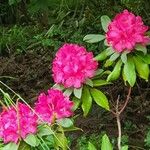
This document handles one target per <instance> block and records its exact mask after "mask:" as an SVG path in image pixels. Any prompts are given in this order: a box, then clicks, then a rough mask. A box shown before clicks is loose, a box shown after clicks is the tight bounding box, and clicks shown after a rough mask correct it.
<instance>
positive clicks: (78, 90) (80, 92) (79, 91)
mask: <svg viewBox="0 0 150 150" xmlns="http://www.w3.org/2000/svg"><path fill="white" fill-rule="evenodd" d="M73 93H74V95H75V96H76V97H77V98H79V99H80V98H81V96H82V87H81V88H78V89H76V88H74V90H73Z"/></svg>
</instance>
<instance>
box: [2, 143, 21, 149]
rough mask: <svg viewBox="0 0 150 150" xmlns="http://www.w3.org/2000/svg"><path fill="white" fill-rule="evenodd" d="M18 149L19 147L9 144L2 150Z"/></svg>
mask: <svg viewBox="0 0 150 150" xmlns="http://www.w3.org/2000/svg"><path fill="white" fill-rule="evenodd" d="M18 147H19V145H17V144H15V143H8V144H6V145H5V146H4V147H3V148H2V150H18Z"/></svg>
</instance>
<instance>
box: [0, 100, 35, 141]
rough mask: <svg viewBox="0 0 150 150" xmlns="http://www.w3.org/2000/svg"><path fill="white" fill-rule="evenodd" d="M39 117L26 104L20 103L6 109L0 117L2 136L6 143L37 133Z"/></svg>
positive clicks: (0, 134) (0, 135)
mask: <svg viewBox="0 0 150 150" xmlns="http://www.w3.org/2000/svg"><path fill="white" fill-rule="evenodd" d="M36 130H37V117H36V115H35V114H34V113H33V112H32V110H31V109H30V108H29V107H28V106H26V105H25V104H22V103H18V105H17V106H16V108H14V107H10V108H8V109H4V110H3V112H2V113H1V117H0V137H1V138H2V139H3V140H4V143H8V142H15V143H17V142H18V140H19V139H21V138H23V139H24V138H26V136H27V135H28V134H31V133H33V134H34V133H36Z"/></svg>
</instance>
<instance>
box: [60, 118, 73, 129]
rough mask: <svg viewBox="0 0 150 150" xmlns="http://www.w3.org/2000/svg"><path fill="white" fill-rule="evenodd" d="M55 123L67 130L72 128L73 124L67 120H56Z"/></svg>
mask: <svg viewBox="0 0 150 150" xmlns="http://www.w3.org/2000/svg"><path fill="white" fill-rule="evenodd" d="M57 123H58V124H59V125H61V126H62V127H64V128H69V127H71V126H73V122H72V120H71V119H69V118H63V119H59V120H57Z"/></svg>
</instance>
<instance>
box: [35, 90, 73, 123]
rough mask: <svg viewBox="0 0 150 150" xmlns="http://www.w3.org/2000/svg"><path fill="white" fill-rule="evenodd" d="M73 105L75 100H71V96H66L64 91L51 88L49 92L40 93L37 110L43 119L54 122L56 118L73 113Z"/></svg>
mask: <svg viewBox="0 0 150 150" xmlns="http://www.w3.org/2000/svg"><path fill="white" fill-rule="evenodd" d="M72 107H73V102H72V101H70V100H69V97H66V96H64V95H63V93H62V91H59V90H56V89H50V90H48V93H47V94H45V93H41V94H40V95H39V97H38V102H37V103H36V104H35V111H36V112H37V114H38V115H39V116H40V117H41V119H42V120H43V121H45V122H47V123H53V122H54V120H55V119H61V118H66V117H70V116H71V115H73V112H72V110H71V109H72Z"/></svg>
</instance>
